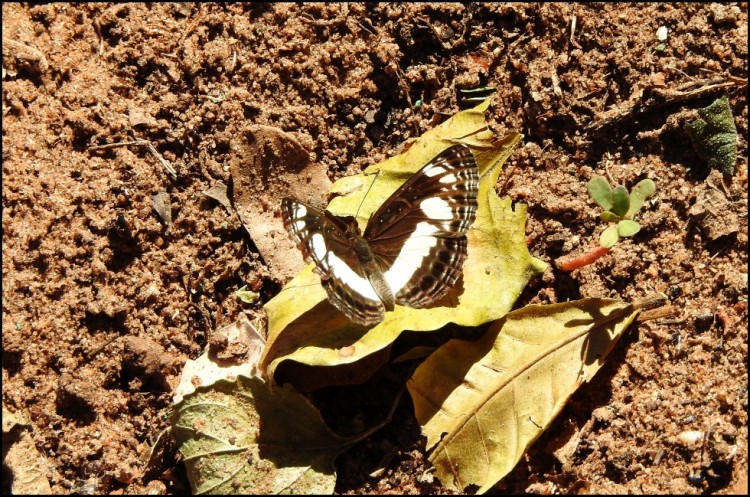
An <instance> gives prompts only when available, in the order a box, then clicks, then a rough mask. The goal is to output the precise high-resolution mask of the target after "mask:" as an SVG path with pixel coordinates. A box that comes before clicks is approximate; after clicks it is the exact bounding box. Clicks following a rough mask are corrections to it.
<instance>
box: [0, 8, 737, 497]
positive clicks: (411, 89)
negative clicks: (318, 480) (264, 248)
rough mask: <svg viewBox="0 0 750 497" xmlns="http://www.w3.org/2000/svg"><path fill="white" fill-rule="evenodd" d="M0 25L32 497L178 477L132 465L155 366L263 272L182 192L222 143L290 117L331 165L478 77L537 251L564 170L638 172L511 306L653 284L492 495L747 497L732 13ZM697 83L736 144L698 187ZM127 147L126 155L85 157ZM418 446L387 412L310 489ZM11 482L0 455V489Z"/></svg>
mask: <svg viewBox="0 0 750 497" xmlns="http://www.w3.org/2000/svg"><path fill="white" fill-rule="evenodd" d="M2 22H3V35H2V36H3V83H2V89H3V121H2V125H3V178H2V179H3V186H2V192H3V196H2V209H3V210H2V222H3V254H2V255H3V259H2V264H3V276H2V284H3V285H2V286H3V318H2V325H3V332H2V337H3V349H2V351H3V356H2V381H3V409H4V411H5V410H7V411H8V412H10V413H15V414H16V415H19V416H23V417H25V419H26V420H27V428H26V429H25V430H24V433H25V434H26V435H25V436H26V437H27V438H28V437H30V438H29V440H31V443H30V444H29V445H28V447H27V450H28V452H27V455H28V454H33V453H34V449H36V450H37V451H38V453H39V454H41V456H42V458H43V464H42V474H43V479H44V480H46V482H48V484H49V486H50V488H51V491H53V492H55V493H70V492H78V493H92V492H93V493H141V492H146V491H150V492H153V493H167V494H173V493H184V492H186V491H189V486H188V484H187V480H186V477H185V472H184V468H183V467H182V465H181V463H180V462H179V461H178V460H176V459H175V458H174V455H171V456H168V457H167V458H166V459H165V460H164V461H163V463H162V464H161V465H160V466H159V467H158V468H156V469H155V470H154V469H153V468H152V470H150V471H148V472H145V473H144V470H145V468H146V464H147V460H148V457H149V451H150V447H151V446H152V445H153V444H154V443H155V440H156V438H157V436H158V434H159V433H160V432H161V431H162V430H164V429H165V428H166V427H167V425H168V414H169V410H170V403H171V391H172V389H173V388H174V387H175V385H176V383H177V380H178V378H179V374H180V371H181V368H182V365H183V364H184V362H185V360H186V359H188V358H194V357H196V356H197V355H198V354H200V353H201V351H202V350H203V349H204V348H205V346H206V344H207V342H208V340H209V339H210V336H211V333H212V331H213V330H215V329H216V328H218V327H220V326H222V325H224V324H227V323H229V322H232V321H234V320H235V319H236V317H237V316H238V314H239V313H241V312H245V313H247V314H248V315H249V316H250V317H251V318H256V317H260V318H262V316H263V311H262V308H261V307H260V305H257V304H256V305H248V304H243V303H242V302H240V301H239V300H238V299H237V298H236V297H235V296H234V292H235V291H236V290H237V289H238V288H240V287H242V286H243V285H248V287H249V288H251V289H253V290H256V291H258V292H259V293H260V303H263V302H266V301H268V300H269V299H270V298H271V297H273V295H275V294H276V293H277V292H278V291H279V289H280V288H281V285H282V284H283V283H284V280H283V278H282V277H281V276H280V275H279V274H275V271H273V270H271V269H269V267H268V265H267V264H266V263H265V262H264V260H263V258H262V257H261V256H260V255H259V253H258V250H257V249H256V246H255V245H254V243H253V241H252V240H251V239H250V237H249V236H248V234H247V232H246V231H245V229H244V228H243V226H242V224H241V223H240V221H239V220H238V218H237V217H236V216H234V215H230V214H229V213H228V211H227V210H226V209H224V208H223V207H222V206H221V205H220V203H219V202H216V201H215V200H212V199H210V198H208V197H206V196H205V195H203V194H202V192H203V191H205V190H207V189H208V188H210V187H211V186H213V185H215V184H216V182H217V181H221V182H223V183H224V184H229V183H230V179H231V178H230V167H229V166H230V164H232V163H233V161H238V160H240V161H241V160H246V159H247V160H248V161H249V159H248V158H246V157H242V156H238V154H237V152H236V150H235V149H233V148H232V147H231V143H232V138H233V137H236V136H238V135H241V134H242V133H246V131H247V130H248V128H249V127H250V126H254V125H266V126H273V127H276V128H279V129H281V130H284V131H286V132H289V133H291V134H292V135H293V136H294V137H295V139H296V140H297V141H298V142H299V143H300V144H301V145H302V146H303V147H304V149H306V150H307V151H308V152H309V154H310V158H311V160H312V162H314V163H316V164H319V165H321V166H322V167H323V168H324V170H325V171H326V172H327V175H328V177H329V178H330V179H332V180H333V179H337V178H340V177H342V176H346V175H348V174H352V173H355V172H358V171H359V170H361V169H362V168H364V167H366V166H368V165H370V164H373V163H375V162H377V161H379V160H382V159H384V158H386V157H389V156H391V155H394V154H396V153H398V152H399V151H400V150H401V148H402V146H403V144H404V143H405V142H406V141H407V140H408V139H409V138H413V137H416V136H419V135H420V134H421V133H423V132H424V131H425V130H428V129H431V128H432V127H434V126H435V125H436V124H437V123H439V122H441V121H442V120H443V119H444V118H445V117H446V116H448V115H451V114H453V113H455V112H456V111H457V110H458V108H459V107H458V103H459V102H458V101H459V100H460V98H459V97H461V96H462V93H461V92H460V90H461V89H468V88H476V87H479V86H485V85H490V86H493V87H495V88H496V89H497V92H496V94H495V97H494V103H493V105H492V106H491V108H490V110H489V111H488V113H487V116H488V119H489V120H490V122H491V123H492V128H493V130H494V131H495V132H496V133H497V134H498V135H502V134H503V133H505V132H507V131H511V130H515V131H519V132H521V133H523V134H524V139H523V142H522V146H521V147H520V148H519V149H518V150H517V151H516V152H515V153H514V155H513V156H512V157H511V159H510V160H509V161H508V163H507V164H506V170H505V172H504V173H503V175H501V179H500V183H499V184H498V190H500V191H501V192H502V194H504V195H509V196H510V197H511V198H512V199H513V200H514V201H515V202H519V203H525V204H527V205H528V206H529V219H528V225H527V233H528V237H529V249H530V250H531V252H532V253H533V254H534V255H535V256H536V257H539V258H541V259H543V260H545V261H547V262H550V263H552V262H553V261H554V260H556V259H557V258H558V257H560V256H563V255H567V254H577V253H582V252H585V251H586V250H589V249H591V248H592V247H594V246H595V245H596V241H597V239H598V236H599V233H600V231H601V229H602V224H601V222H600V221H599V220H598V219H597V217H596V216H597V214H598V210H597V208H596V206H595V205H594V204H593V202H591V200H590V198H589V197H588V195H587V193H586V182H587V181H588V180H589V179H590V178H591V177H592V176H593V175H595V174H607V175H609V177H610V178H612V180H613V181H616V182H618V183H623V184H625V185H628V186H632V185H634V184H635V183H636V182H637V181H638V180H640V179H643V178H646V177H648V178H652V179H653V180H654V181H655V182H656V183H657V193H656V195H655V196H654V198H653V199H652V200H651V201H649V202H648V203H647V205H646V207H645V208H644V209H643V212H642V214H641V217H640V222H641V225H642V231H641V232H640V233H639V234H638V235H637V236H636V237H634V238H632V239H627V240H624V241H622V242H620V243H619V244H618V245H617V246H616V247H615V248H614V250H613V251H612V252H611V253H610V254H608V255H607V256H605V257H603V258H601V259H600V260H598V261H597V262H595V263H594V264H592V265H589V266H586V267H584V268H583V269H579V270H576V271H574V272H572V273H563V272H561V271H559V270H557V269H555V266H554V264H550V268H549V269H548V270H547V272H546V273H545V274H544V275H543V276H542V277H541V278H539V279H538V280H536V281H533V282H532V283H531V285H530V286H529V287H528V288H527V290H526V292H525V293H524V294H523V296H522V299H521V301H520V302H519V304H518V305H519V306H521V305H524V304H527V303H550V302H562V301H566V300H570V299H576V298H580V297H587V296H598V297H616V298H620V299H623V300H633V299H637V298H639V297H642V296H644V295H647V294H651V293H653V292H664V293H665V294H667V295H668V296H669V298H670V299H671V302H670V305H671V307H670V308H669V309H668V310H667V311H668V312H666V313H665V315H664V316H662V317H660V318H658V319H652V320H650V321H646V322H641V323H638V324H637V325H635V326H634V327H633V328H632V329H631V330H630V332H629V334H628V336H627V338H626V339H625V340H623V341H621V342H620V343H619V344H618V347H617V349H616V350H615V352H614V353H613V355H612V356H611V357H610V360H609V362H608V364H607V365H606V366H605V368H604V369H603V370H602V371H601V372H600V373H599V375H598V376H597V378H596V379H595V381H593V382H592V383H591V384H589V385H587V386H586V387H585V388H584V389H583V390H582V391H579V392H578V393H577V394H576V395H575V396H574V397H573V399H572V400H571V402H570V404H569V405H568V406H567V407H566V408H565V410H564V411H563V412H562V413H561V414H560V416H559V417H558V419H557V420H556V421H555V423H554V424H553V425H552V427H551V428H550V429H549V431H548V432H547V433H545V434H544V435H543V437H542V438H541V439H540V440H538V441H537V443H536V444H535V445H534V447H533V448H532V450H531V451H530V452H529V453H528V454H527V455H526V457H525V458H524V459H523V460H522V461H521V463H519V465H518V466H517V467H516V469H515V470H514V471H513V472H512V473H511V474H510V475H509V476H508V477H507V478H506V479H505V480H503V481H502V482H501V483H499V484H498V485H497V487H496V488H497V490H498V491H501V492H512V493H521V492H532V493H551V492H565V493H567V492H583V493H610V492H613V493H652V492H656V493H704V492H705V493H738V492H739V493H742V492H746V491H747V471H748V466H747V453H748V451H747V384H748V383H747V380H748V377H747V228H748V225H747V193H746V192H747V159H746V158H747V141H746V136H747V100H746V95H747V55H748V54H747V4H745V3H740V4H648V5H644V4H639V5H630V4H627V5H622V4H621V5H617V4H606V5H602V4H600V5H568V4H551V5H540V4H504V5H476V4H475V5H471V6H463V5H454V4H450V5H442V4H441V5H438V4H419V5H361V4H349V5H309V4H306V5H293V4H278V5H273V4H271V5H269V4H262V5H228V6H219V5H180V4H153V5H141V4H128V5H110V4H83V5H78V6H71V5H67V4H51V5H37V6H30V5H19V4H8V3H4V4H3V21H2ZM661 26H664V27H666V28H667V32H666V38H665V39H659V38H657V30H658V29H659V28H660V27H661ZM662 38H663V37H662ZM654 95H656V96H654ZM722 95H726V96H728V97H729V102H730V106H731V109H732V111H733V113H734V117H735V122H736V126H737V130H738V133H739V136H740V140H739V144H738V147H739V148H738V151H739V157H740V158H739V160H738V163H737V171H736V173H735V174H734V175H725V176H723V177H722V175H721V174H718V175H717V174H716V173H714V174H711V175H709V174H708V170H707V169H706V167H705V165H704V163H703V161H702V160H701V159H700V158H699V157H698V156H697V154H696V153H695V151H694V150H693V148H692V147H691V145H690V143H689V140H688V138H687V135H686V133H685V131H684V129H683V123H684V121H685V119H688V118H689V117H690V115H694V114H695V109H698V108H700V107H704V106H705V105H707V104H708V103H710V102H711V101H713V100H714V99H715V98H717V97H719V96H722ZM691 113H692V114H691ZM133 140H146V141H148V142H150V143H151V144H152V145H153V147H154V152H153V153H152V152H151V151H149V149H148V148H147V147H146V146H126V147H119V148H111V149H100V150H90V147H92V146H96V145H103V144H111V143H119V142H125V141H133ZM160 159H163V160H164V161H166V162H168V164H169V165H171V166H172V167H173V168H174V169H175V171H176V174H175V175H174V176H173V175H171V174H170V173H169V172H168V171H167V169H166V168H165V167H164V165H163V163H162V162H160ZM255 172H256V173H257V175H258V177H262V176H263V175H264V174H265V172H264V171H255ZM709 192H714V193H709ZM159 193H166V194H168V195H169V198H168V200H167V205H169V206H171V226H169V229H167V226H166V223H165V221H163V220H162V218H161V217H160V216H159V215H158V214H157V212H156V211H155V209H154V207H153V199H152V196H153V195H156V194H159ZM707 195H717V196H714V197H711V198H712V199H714V200H715V203H712V204H711V206H709V207H711V208H710V209H708V211H710V215H706V214H705V211H706V209H703V212H704V214H703V215H701V214H700V213H698V211H697V210H696V209H697V208H696V207H695V206H696V205H698V206H699V207H700V206H702V205H703V203H705V202H706V196H707ZM262 200H263V201H264V205H267V206H268V207H267V208H268V209H269V212H272V211H273V209H275V208H276V203H277V202H278V199H277V198H275V197H274V195H273V194H272V193H269V194H268V195H267V197H264V198H263V199H262ZM341 395H344V394H343V393H342V394H341ZM341 401H342V399H341V398H336V397H335V396H333V397H331V396H330V395H329V396H328V397H327V400H326V402H328V403H329V406H328V407H329V409H330V406H331V405H334V406H335V404H336V402H341ZM3 439H4V447H3V452H4V455H5V453H6V444H5V441H6V440H7V441H10V436H6V435H5V432H4V436H3ZM423 448H424V441H423V440H422V439H420V437H419V436H418V426H417V425H416V423H415V421H414V420H413V418H412V417H411V414H410V409H409V406H408V404H407V405H405V406H403V407H402V408H401V409H399V410H398V411H397V414H396V419H395V420H394V423H392V425H390V426H389V427H388V428H386V429H384V430H382V431H381V432H380V433H378V434H377V435H375V436H374V437H373V438H372V439H370V440H367V441H365V442H362V443H360V444H358V445H357V446H355V447H353V448H352V449H351V450H349V451H348V452H346V453H345V454H343V455H342V456H341V457H340V458H339V461H338V467H339V472H338V474H339V479H338V483H337V487H336V490H337V492H341V493H347V492H350V493H387V492H392V493H401V492H407V493H416V492H433V493H440V492H444V490H443V488H442V487H441V486H440V483H439V482H438V481H437V480H435V479H433V478H431V477H429V475H430V471H429V463H428V462H427V461H426V457H425V455H424V451H423ZM29 457H32V456H29ZM34 457H35V456H34ZM35 460H36V459H35ZM6 462H8V461H6ZM11 480H12V474H11V472H10V471H9V470H8V468H7V467H6V465H4V467H3V488H2V490H3V493H7V492H9V491H10V482H11Z"/></svg>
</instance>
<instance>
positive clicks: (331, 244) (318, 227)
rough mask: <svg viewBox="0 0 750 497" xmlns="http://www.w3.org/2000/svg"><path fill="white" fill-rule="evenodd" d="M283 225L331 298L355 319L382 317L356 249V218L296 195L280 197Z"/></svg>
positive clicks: (370, 320)
mask: <svg viewBox="0 0 750 497" xmlns="http://www.w3.org/2000/svg"><path fill="white" fill-rule="evenodd" d="M281 217H282V219H283V221H284V228H285V229H286V231H287V233H289V234H290V236H291V237H292V239H293V240H294V242H295V243H296V244H297V247H298V248H299V249H300V250H301V251H302V256H303V257H304V259H305V262H307V263H308V264H309V263H311V262H312V263H314V264H315V268H314V271H315V272H316V273H317V274H318V275H319V276H320V281H321V283H322V284H323V288H325V290H326V293H327V294H328V300H330V301H331V303H332V304H333V305H335V306H336V308H337V309H338V310H340V311H341V312H343V313H344V314H346V315H347V317H349V319H351V320H352V321H354V322H355V323H359V324H364V325H369V324H374V323H378V322H380V321H382V320H383V316H384V313H385V308H384V305H383V303H382V301H381V300H380V297H379V296H378V295H377V294H376V293H375V290H374V289H373V287H372V285H371V284H370V282H369V280H368V277H367V274H366V272H365V268H364V266H363V265H362V264H361V263H360V260H359V257H358V256H357V253H356V252H355V250H354V244H353V243H352V233H354V231H353V230H356V232H357V233H358V232H359V228H357V225H356V221H355V219H354V218H353V217H352V218H340V217H336V216H334V215H332V214H331V213H330V212H328V211H321V210H320V209H316V208H314V207H312V206H310V205H307V204H303V203H302V202H298V201H296V200H293V199H289V198H285V199H282V201H281Z"/></svg>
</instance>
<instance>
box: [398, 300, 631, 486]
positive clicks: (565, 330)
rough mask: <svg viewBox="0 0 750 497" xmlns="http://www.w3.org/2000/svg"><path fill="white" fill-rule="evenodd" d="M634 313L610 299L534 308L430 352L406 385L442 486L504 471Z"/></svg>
mask: <svg viewBox="0 0 750 497" xmlns="http://www.w3.org/2000/svg"><path fill="white" fill-rule="evenodd" d="M636 314H637V311H636V310H635V309H634V307H633V306H632V305H630V304H626V303H623V302H620V301H617V300H607V299H583V300H579V301H576V302H567V303H564V304H554V305H546V306H528V307H524V308H522V309H519V310H517V311H513V312H511V313H509V314H507V315H506V316H505V317H504V318H503V319H501V320H499V321H497V322H496V323H494V324H493V325H492V326H491V327H490V328H489V329H488V331H487V332H486V333H485V335H484V336H483V337H482V338H481V339H480V340H478V341H476V342H467V341H463V340H451V341H450V342H448V343H446V344H445V345H443V346H442V347H440V348H439V349H438V350H437V351H436V352H435V353H434V354H432V355H431V356H430V357H429V358H428V359H427V360H426V361H425V362H423V363H422V364H421V365H420V366H419V368H417V370H416V371H415V372H414V375H413V377H412V378H411V379H410V380H409V383H408V385H407V386H408V388H409V392H410V393H411V396H412V399H413V400H414V409H415V414H416V417H417V420H418V421H419V423H420V424H421V425H422V431H423V433H424V434H425V435H426V436H427V447H428V449H429V448H432V447H434V450H433V451H432V453H431V455H430V461H431V462H432V463H433V464H434V465H435V467H436V469H437V476H438V477H439V478H440V481H441V482H442V483H443V485H445V486H446V487H447V488H450V489H453V490H456V491H459V492H462V491H464V490H465V489H466V487H467V486H469V485H476V486H478V487H479V491H478V492H479V493H483V492H486V491H487V490H488V489H489V488H490V487H491V486H492V485H494V484H495V483H496V482H497V481H499V480H500V479H501V478H502V477H504V476H505V475H506V474H507V473H508V472H509V471H510V470H511V469H513V467H514V466H515V465H516V463H517V462H518V460H519V459H520V458H521V456H523V454H524V453H525V452H526V450H527V449H528V447H529V446H531V444H532V443H533V442H534V440H536V439H537V437H539V435H540V434H541V433H542V432H543V431H544V429H545V428H546V427H547V426H548V425H549V423H550V422H551V421H552V420H553V419H554V418H555V416H557V414H558V413H559V412H560V410H561V409H562V408H563V406H564V405H565V403H566V402H567V400H568V398H569V397H570V396H571V395H572V394H573V392H575V391H576V389H577V388H578V387H579V386H580V385H581V384H582V383H583V382H587V381H589V380H590V379H591V377H592V376H593V375H594V374H595V373H596V371H597V370H598V369H599V367H600V366H601V365H602V363H603V361H604V358H605V357H606V355H607V354H608V353H609V351H610V350H611V349H612V347H613V346H614V344H615V343H616V342H617V340H618V338H619V337H620V335H621V334H622V332H623V331H624V330H625V329H626V328H627V327H628V326H629V325H630V323H631V322H632V321H633V319H634V318H635V316H636Z"/></svg>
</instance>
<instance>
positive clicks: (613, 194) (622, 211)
mask: <svg viewBox="0 0 750 497" xmlns="http://www.w3.org/2000/svg"><path fill="white" fill-rule="evenodd" d="M586 187H587V188H588V191H589V195H591V198H593V199H594V202H596V203H597V205H599V207H601V208H602V209H604V212H602V213H601V215H600V217H601V219H602V221H605V222H608V223H617V224H616V225H614V226H609V227H608V228H607V229H605V230H604V232H602V234H601V236H600V237H599V245H601V246H602V247H606V248H611V247H613V246H614V245H615V244H616V243H617V242H618V241H619V239H620V237H629V236H633V235H635V234H636V233H638V232H639V231H640V230H641V225H640V224H638V223H637V222H635V221H633V216H635V214H636V213H637V212H638V211H639V210H640V208H641V207H643V203H644V202H645V201H646V199H647V198H648V197H650V196H651V195H653V194H654V192H655V191H656V185H655V184H654V182H653V181H651V180H650V179H644V180H643V181H641V182H639V183H638V184H637V185H635V187H633V191H631V192H628V189H627V188H625V187H624V186H622V185H618V186H616V187H614V188H611V187H610V186H609V183H607V180H606V179H604V177H602V176H594V177H593V178H591V181H589V182H588V184H587V185H586Z"/></svg>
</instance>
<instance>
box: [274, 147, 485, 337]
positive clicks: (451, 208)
mask: <svg viewBox="0 0 750 497" xmlns="http://www.w3.org/2000/svg"><path fill="white" fill-rule="evenodd" d="M478 182H479V180H478V173H477V167H476V162H475V161H474V157H473V155H472V154H471V151H470V150H469V149H468V148H467V147H465V146H464V145H454V146H453V147H451V148H449V149H447V150H445V151H444V152H443V153H441V154H440V155H438V156H437V157H435V158H434V159H432V160H431V161H430V162H429V163H428V164H426V165H425V166H424V167H422V168H421V169H420V170H419V171H418V172H417V173H415V174H414V175H413V176H412V177H411V178H409V179H408V180H407V181H406V182H405V183H404V184H403V185H401V187H400V188H398V189H397V190H396V191H395V192H394V193H393V194H392V195H391V196H390V197H389V198H388V199H387V200H386V201H385V202H384V203H383V204H382V205H381V206H380V208H379V209H378V210H377V211H376V212H375V213H374V214H373V215H372V216H371V217H370V219H369V221H368V223H367V227H366V228H365V232H364V234H362V233H361V232H360V229H359V226H358V225H357V222H356V219H355V218H354V217H351V216H347V217H338V216H334V215H333V214H331V213H330V212H328V211H323V210H320V209H317V208H315V207H312V206H310V205H307V204H304V203H302V202H299V201H296V200H293V199H288V198H285V199H283V200H282V204H281V213H282V219H283V221H284V226H285V228H286V230H287V231H288V232H289V234H290V236H291V237H292V239H293V240H294V241H295V242H296V243H297V246H298V247H299V248H300V250H301V251H302V254H303V256H304V258H305V260H306V261H307V262H313V263H314V264H315V268H314V270H315V272H316V273H317V274H318V275H320V278H321V283H322V284H323V287H324V288H325V290H326V292H327V294H328V298H329V300H330V301H331V303H333V305H334V306H336V308H338V309H339V310H340V311H341V312H343V313H344V314H346V315H347V316H348V317H349V318H350V319H351V320H352V321H354V322H355V323H358V324H362V325H372V324H375V323H378V322H380V321H382V319H383V317H384V313H385V312H386V311H391V310H393V309H394V307H395V304H400V305H406V306H409V307H415V308H423V307H428V306H430V305H431V304H433V303H434V302H436V301H437V300H439V299H440V298H441V297H442V296H444V295H445V294H446V293H447V292H448V291H449V290H450V289H451V288H453V287H454V286H455V284H456V283H457V281H458V279H459V278H460V276H461V271H462V266H463V261H464V260H465V258H466V255H467V242H466V236H465V234H466V231H467V230H468V228H469V226H470V225H471V224H472V223H473V222H474V218H475V215H476V207H477V201H476V196H477V189H478Z"/></svg>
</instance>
